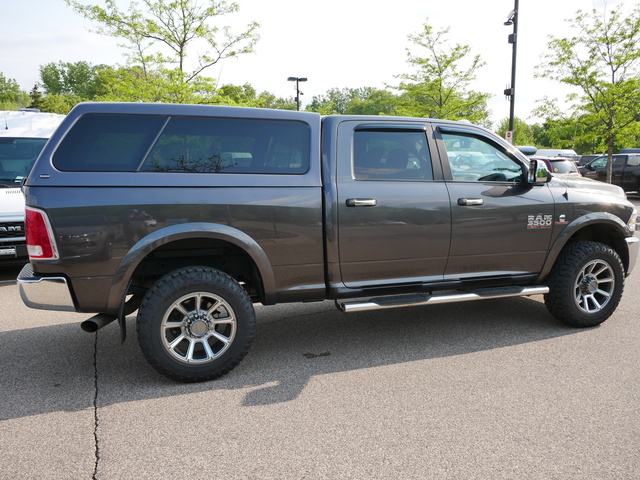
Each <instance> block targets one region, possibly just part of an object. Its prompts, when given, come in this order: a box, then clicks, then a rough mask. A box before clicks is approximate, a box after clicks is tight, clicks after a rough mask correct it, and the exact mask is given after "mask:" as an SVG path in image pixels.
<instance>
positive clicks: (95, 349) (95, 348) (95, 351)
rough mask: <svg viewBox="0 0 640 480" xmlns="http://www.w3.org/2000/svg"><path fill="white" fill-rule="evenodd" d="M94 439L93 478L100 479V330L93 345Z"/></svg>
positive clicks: (94, 479)
mask: <svg viewBox="0 0 640 480" xmlns="http://www.w3.org/2000/svg"><path fill="white" fill-rule="evenodd" d="M93 381H94V393H93V441H94V445H95V450H94V452H95V464H94V467H93V476H92V477H91V478H92V479H93V480H98V465H99V463H100V441H99V438H98V426H99V419H98V332H96V338H95V343H94V345H93Z"/></svg>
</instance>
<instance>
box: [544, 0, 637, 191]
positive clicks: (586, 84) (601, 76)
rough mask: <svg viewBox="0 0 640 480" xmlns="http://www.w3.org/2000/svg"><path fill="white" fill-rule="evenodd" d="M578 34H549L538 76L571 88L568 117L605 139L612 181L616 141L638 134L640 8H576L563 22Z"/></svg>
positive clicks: (608, 169) (609, 179)
mask: <svg viewBox="0 0 640 480" xmlns="http://www.w3.org/2000/svg"><path fill="white" fill-rule="evenodd" d="M567 21H568V22H569V23H570V25H571V28H573V29H576V30H577V31H578V34H577V35H575V36H573V37H570V38H556V37H553V36H551V37H550V38H551V41H550V43H549V53H547V54H546V55H545V57H544V62H543V63H542V64H541V65H540V66H539V67H538V69H539V72H540V73H539V74H538V75H539V76H543V77H547V78H550V79H553V80H556V81H559V82H561V83H564V84H567V85H570V86H572V87H575V88H576V90H577V91H578V92H579V93H572V94H570V95H569V96H568V100H569V101H570V102H573V106H572V109H573V112H572V115H571V116H572V117H575V118H580V121H581V122H582V123H584V125H585V126H586V127H587V130H590V131H591V132H592V133H595V134H596V135H598V136H599V137H600V138H602V139H603V144H604V145H602V147H603V148H606V151H607V153H608V155H609V162H608V167H607V181H608V182H611V166H612V161H611V159H612V154H613V151H614V148H615V145H616V143H617V142H618V141H619V139H621V138H622V137H624V136H625V135H628V134H629V133H631V132H637V128H638V126H637V123H638V120H640V117H639V116H638V105H639V104H640V69H639V66H640V43H639V42H640V7H637V6H636V7H635V8H634V9H633V10H632V11H631V12H630V13H629V14H623V13H622V12H621V11H619V10H612V11H611V12H610V13H609V14H607V12H606V11H604V12H602V13H601V12H599V11H598V10H596V9H593V10H592V11H590V12H588V13H587V12H583V11H582V10H579V11H578V12H577V13H576V15H575V18H572V19H571V20H567Z"/></svg>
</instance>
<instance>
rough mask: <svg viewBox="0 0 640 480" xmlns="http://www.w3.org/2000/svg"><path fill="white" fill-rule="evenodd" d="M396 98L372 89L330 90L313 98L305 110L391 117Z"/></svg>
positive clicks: (394, 109) (324, 113)
mask: <svg viewBox="0 0 640 480" xmlns="http://www.w3.org/2000/svg"><path fill="white" fill-rule="evenodd" d="M397 105H398V97H397V96H396V95H394V94H393V93H392V92H389V91H386V90H378V89H375V88H373V87H363V88H342V89H340V88H332V89H330V90H328V91H327V93H326V94H325V95H322V96H314V97H313V100H311V103H309V105H308V106H307V110H308V111H311V112H317V113H321V114H323V115H332V114H341V115H393V114H394V113H395V111H396V108H397Z"/></svg>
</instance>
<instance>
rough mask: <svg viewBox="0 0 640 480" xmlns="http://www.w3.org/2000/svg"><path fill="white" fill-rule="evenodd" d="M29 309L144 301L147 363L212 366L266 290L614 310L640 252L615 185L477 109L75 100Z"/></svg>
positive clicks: (38, 233)
mask: <svg viewBox="0 0 640 480" xmlns="http://www.w3.org/2000/svg"><path fill="white" fill-rule="evenodd" d="M23 191H24V194H25V196H26V205H27V209H26V237H27V247H28V252H29V256H30V264H28V265H26V266H25V268H24V269H23V270H22V272H21V273H20V276H19V278H18V282H19V286H20V292H21V296H22V298H23V300H24V302H25V303H26V304H27V305H28V306H30V307H34V308H43V309H54V310H71V311H76V312H82V313H94V314H96V315H94V316H92V317H91V318H90V319H88V320H86V321H84V322H83V323H82V325H83V328H84V329H85V330H88V331H96V330H97V329H98V328H101V327H102V326H104V325H106V324H108V323H110V322H111V321H113V320H116V319H117V320H118V321H119V324H120V328H121V332H122V336H123V340H124V334H125V332H126V329H125V321H126V317H127V315H130V314H132V313H133V312H135V311H136V310H137V312H138V313H137V320H136V322H137V333H138V341H139V343H140V346H141V349H142V351H143V353H144V355H145V357H146V358H147V359H148V361H149V362H150V363H151V364H152V365H153V366H154V367H155V368H156V369H157V370H158V371H160V372H161V373H162V374H164V375H166V376H168V377H170V378H173V379H176V380H179V381H202V380H209V379H213V378H216V377H218V376H220V375H222V374H225V373H227V372H228V371H229V370H231V369H232V368H233V367H235V366H236V365H237V364H238V363H239V362H240V361H241V359H242V358H243V357H244V355H245V354H246V353H247V352H248V350H249V347H250V344H251V342H252V339H253V337H254V332H255V314H254V307H253V304H254V303H257V302H259V303H262V304H264V305H273V304H276V303H282V302H303V301H305V302H308V301H320V300H325V299H333V300H335V302H336V305H337V307H338V308H339V309H340V310H342V311H344V312H358V311H364V310H370V309H381V308H393V307H405V306H417V305H428V304H432V303H441V302H458V301H467V300H475V299H486V298H497V297H510V296H526V295H534V294H544V296H545V303H546V305H547V307H548V309H549V311H550V312H551V313H552V314H553V315H554V316H555V317H556V318H558V319H559V320H560V321H562V322H565V323H567V324H569V325H573V326H576V327H588V326H595V325H598V324H600V323H602V322H603V321H605V320H606V319H607V318H608V317H609V316H610V315H611V314H612V313H613V311H614V310H615V308H616V307H617V305H618V303H619V301H620V298H621V296H622V291H623V286H624V279H625V277H626V276H627V275H628V274H629V273H630V272H631V270H632V269H633V267H634V264H635V262H636V258H637V254H638V246H639V243H638V239H637V238H636V237H635V233H634V232H635V228H636V216H637V212H636V210H635V209H634V207H633V205H632V204H631V203H629V202H628V201H627V199H626V197H625V195H624V193H623V192H622V190H621V189H620V188H619V187H616V186H612V185H608V184H604V183H600V182H595V181H588V180H581V179H570V178H560V177H553V176H552V175H551V174H550V173H549V171H548V170H547V169H546V167H545V166H544V164H543V163H542V162H537V161H535V160H533V161H530V160H529V159H527V158H526V157H525V156H524V155H523V154H521V153H520V152H519V151H518V150H516V149H515V148H513V147H512V146H510V145H509V144H507V143H506V142H504V141H503V140H502V139H500V138H498V137H497V136H496V135H494V134H492V133H490V132H488V131H487V130H485V129H482V128H480V127H476V126H473V125H471V124H468V123H464V122H451V121H444V120H430V119H424V118H392V117H357V116H354V117H350V116H328V117H321V116H320V115H317V114H314V113H309V112H293V111H276V110H260V109H247V108H232V107H215V106H196V105H163V104H119V103H91V104H80V105H79V106H77V107H76V108H74V109H73V110H72V112H71V113H70V114H69V115H68V116H67V117H66V119H65V120H64V121H63V123H62V124H61V126H60V127H59V128H58V130H57V131H56V132H55V133H54V135H53V136H52V138H51V140H50V141H49V143H48V144H47V145H46V146H45V148H44V150H43V151H42V153H41V155H40V157H39V158H38V160H37V162H36V164H35V166H34V168H33V170H32V171H31V173H30V175H29V177H28V179H27V180H26V182H25V185H24V187H23Z"/></svg>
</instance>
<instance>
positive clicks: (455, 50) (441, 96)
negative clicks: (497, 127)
mask: <svg viewBox="0 0 640 480" xmlns="http://www.w3.org/2000/svg"><path fill="white" fill-rule="evenodd" d="M423 27H424V29H423V31H422V32H420V33H418V34H415V35H409V37H408V38H409V40H411V41H412V42H413V43H414V44H416V45H417V46H418V47H419V49H420V51H422V52H424V53H423V55H424V56H419V55H417V54H413V53H412V52H411V50H410V49H407V57H408V60H407V61H408V63H409V64H410V65H412V66H413V67H415V69H416V71H415V72H414V73H411V74H403V75H398V78H400V79H401V80H402V83H400V86H399V87H398V89H399V90H400V91H403V92H405V94H406V96H405V101H403V102H401V104H400V107H399V108H398V112H399V113H400V114H403V115H410V116H417V117H431V118H443V119H449V120H460V119H467V120H469V121H471V122H474V123H479V124H484V125H488V123H489V122H488V118H489V111H488V110H487V99H488V98H489V97H490V95H489V94H487V93H481V92H476V91H473V90H469V86H470V84H471V82H472V81H473V80H475V79H476V72H477V70H478V69H479V68H481V67H482V66H484V65H485V62H483V61H482V59H481V58H480V55H475V56H473V57H471V47H469V46H468V45H459V44H455V45H454V46H450V45H449V42H448V40H447V39H446V35H447V34H448V33H449V29H448V28H446V29H442V30H438V31H435V30H434V29H433V27H431V26H430V25H428V24H427V23H425V24H424V25H423Z"/></svg>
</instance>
